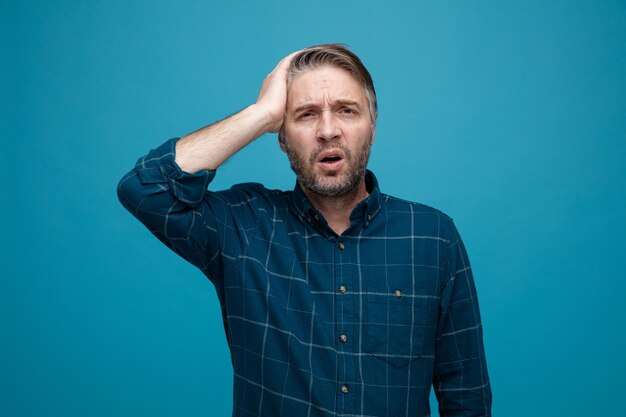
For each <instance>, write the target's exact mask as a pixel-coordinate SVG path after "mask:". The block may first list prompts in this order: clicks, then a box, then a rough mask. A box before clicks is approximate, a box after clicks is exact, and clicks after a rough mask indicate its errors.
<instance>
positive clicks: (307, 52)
mask: <svg viewBox="0 0 626 417" xmlns="http://www.w3.org/2000/svg"><path fill="white" fill-rule="evenodd" d="M326 65H330V66H333V67H337V68H341V69H343V70H345V71H347V72H348V73H349V74H350V75H351V76H352V77H353V78H354V79H355V80H356V81H357V82H358V83H359V84H361V85H362V86H363V88H364V89H365V96H366V97H367V100H368V102H369V111H370V118H371V119H372V124H373V125H374V126H375V125H376V117H377V115H378V102H377V101H376V90H375V89H374V81H372V77H371V75H370V73H369V71H367V68H365V65H363V63H362V62H361V60H360V59H359V57H358V56H356V55H355V54H354V53H353V52H352V51H350V50H349V49H348V48H347V47H346V46H345V45H343V44H340V43H326V44H321V45H314V46H310V47H308V48H306V49H303V50H302V51H300V52H299V53H298V54H296V55H295V56H294V57H293V59H292V60H291V63H290V65H289V69H288V70H287V85H288V86H289V85H291V82H292V81H293V79H294V78H295V77H296V76H297V75H298V74H302V73H303V72H306V71H310V70H313V69H317V68H320V67H323V66H326Z"/></svg>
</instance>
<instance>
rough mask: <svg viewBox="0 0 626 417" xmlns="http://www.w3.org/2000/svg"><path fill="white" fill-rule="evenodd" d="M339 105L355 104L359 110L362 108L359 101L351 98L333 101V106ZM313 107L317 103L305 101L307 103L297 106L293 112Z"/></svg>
mask: <svg viewBox="0 0 626 417" xmlns="http://www.w3.org/2000/svg"><path fill="white" fill-rule="evenodd" d="M338 105H340V106H354V107H356V108H357V109H359V110H360V109H361V106H360V105H359V103H358V102H356V101H354V100H349V99H340V100H335V101H334V102H333V103H332V106H333V107H337V106H338ZM313 107H317V105H316V104H315V103H305V104H302V105H301V106H298V107H296V108H295V110H294V111H293V113H300V112H301V111H304V110H309V109H311V108H313Z"/></svg>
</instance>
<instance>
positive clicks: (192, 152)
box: [175, 104, 275, 173]
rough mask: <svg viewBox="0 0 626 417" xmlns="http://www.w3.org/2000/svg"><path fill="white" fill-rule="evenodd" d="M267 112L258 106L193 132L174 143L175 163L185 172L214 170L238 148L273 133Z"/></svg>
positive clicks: (271, 122) (270, 119)
mask: <svg viewBox="0 0 626 417" xmlns="http://www.w3.org/2000/svg"><path fill="white" fill-rule="evenodd" d="M273 124H275V122H274V123H273V120H272V118H271V117H270V115H269V113H268V112H267V111H265V110H263V109H262V108H260V107H259V106H258V105H257V104H253V105H251V106H249V107H246V108H245V109H243V110H242V111H240V112H239V113H237V114H235V115H233V116H231V117H229V118H227V119H224V120H222V121H219V122H217V123H214V124H212V125H209V126H207V127H204V128H202V129H199V130H196V131H195V132H193V133H190V134H188V135H187V136H185V137H183V138H182V139H180V140H179V141H178V142H177V143H176V159H175V160H176V163H177V164H178V166H179V167H180V168H181V169H182V170H183V171H185V172H188V173H195V172H198V171H201V170H214V169H217V167H219V166H220V165H221V164H222V163H224V161H226V160H227V159H228V158H230V157H231V156H232V155H234V154H235V153H236V152H238V151H239V150H240V149H241V148H243V147H244V146H246V145H247V144H249V143H250V142H252V141H253V140H255V139H256V138H258V137H259V136H261V135H263V134H264V133H267V132H270V131H272V127H273Z"/></svg>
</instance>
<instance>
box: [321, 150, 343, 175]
mask: <svg viewBox="0 0 626 417" xmlns="http://www.w3.org/2000/svg"><path fill="white" fill-rule="evenodd" d="M344 160H345V155H344V153H343V152H342V151H341V150H339V149H331V150H328V151H324V152H322V153H321V154H320V155H319V156H318V158H317V163H318V165H319V166H320V167H321V168H322V169H323V170H325V171H336V170H337V169H339V168H340V167H341V165H343V161H344Z"/></svg>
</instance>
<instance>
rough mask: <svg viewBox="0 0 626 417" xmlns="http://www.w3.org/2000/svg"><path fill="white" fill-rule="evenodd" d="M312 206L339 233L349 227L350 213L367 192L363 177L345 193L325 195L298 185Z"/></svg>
mask: <svg viewBox="0 0 626 417" xmlns="http://www.w3.org/2000/svg"><path fill="white" fill-rule="evenodd" d="M300 188H301V189H302V191H303V192H304V194H305V195H306V196H307V198H308V199H309V201H310V202H311V203H312V204H313V206H314V207H315V208H316V209H317V210H318V211H319V212H320V213H322V215H323V216H324V218H325V219H326V221H327V222H328V226H329V227H330V228H331V229H332V230H333V231H334V232H335V233H337V235H341V234H342V233H343V232H345V231H346V230H347V229H348V227H350V214H351V213H352V210H353V209H354V207H356V205H357V204H359V203H360V202H361V201H363V200H364V199H365V198H367V196H368V195H369V193H368V192H367V189H366V187H365V177H364V176H363V177H361V180H360V181H359V184H358V185H357V186H356V188H355V189H354V190H353V191H352V192H350V193H347V194H343V195H338V196H332V197H329V196H325V195H321V194H317V193H315V192H313V191H311V190H309V189H307V188H304V187H302V186H300Z"/></svg>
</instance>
